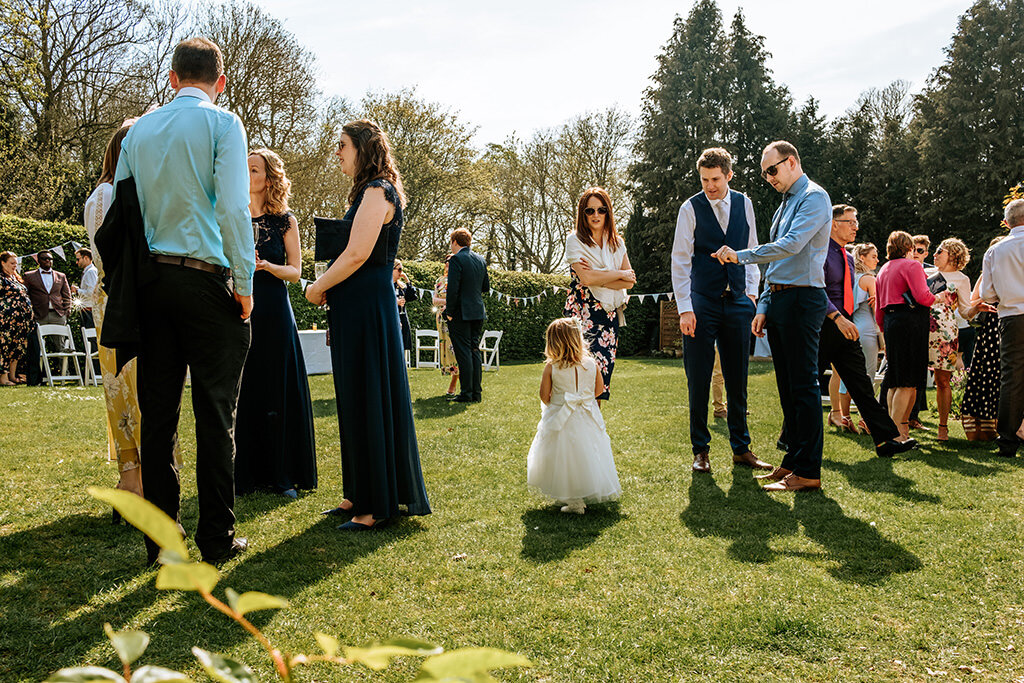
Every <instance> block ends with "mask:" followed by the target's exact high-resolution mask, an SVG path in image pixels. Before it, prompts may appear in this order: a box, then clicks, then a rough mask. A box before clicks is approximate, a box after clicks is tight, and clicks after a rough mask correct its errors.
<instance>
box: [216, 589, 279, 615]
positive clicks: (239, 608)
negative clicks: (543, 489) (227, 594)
mask: <svg viewBox="0 0 1024 683" xmlns="http://www.w3.org/2000/svg"><path fill="white" fill-rule="evenodd" d="M229 590H230V589H229ZM231 592H232V593H234V591H231ZM287 606H288V601H287V600H285V599H284V598H279V597H278V596H276V595H267V594H266V593H260V592H259V591H248V592H246V593H242V594H241V595H239V596H237V601H236V602H235V604H234V605H232V606H231V608H232V609H234V610H235V611H236V612H238V613H239V614H247V613H249V612H256V611H258V610H261V609H281V608H282V607H287Z"/></svg>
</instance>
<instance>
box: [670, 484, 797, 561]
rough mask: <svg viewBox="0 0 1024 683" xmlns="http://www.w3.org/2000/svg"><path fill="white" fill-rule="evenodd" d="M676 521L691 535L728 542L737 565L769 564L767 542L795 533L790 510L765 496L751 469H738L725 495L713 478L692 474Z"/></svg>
mask: <svg viewBox="0 0 1024 683" xmlns="http://www.w3.org/2000/svg"><path fill="white" fill-rule="evenodd" d="M679 519H680V521H681V522H682V523H683V524H685V525H686V527H687V528H688V529H689V530H690V533H692V534H693V535H694V536H697V537H705V536H718V537H721V538H727V539H730V540H731V543H730V544H729V548H728V550H727V552H728V554H729V557H731V558H733V559H734V560H739V561H740V562H770V561H771V560H773V559H774V558H775V555H776V553H775V551H773V550H772V549H771V548H770V547H769V545H768V544H769V542H770V541H771V540H772V539H773V538H775V537H778V536H787V535H790V534H795V533H796V532H797V530H798V525H797V522H796V520H795V519H793V516H792V514H791V513H790V510H789V507H787V506H786V505H783V504H782V503H780V502H779V501H778V500H776V499H775V498H771V497H768V496H767V495H765V493H764V492H763V491H761V487H760V485H759V484H758V483H757V480H755V479H754V478H753V475H752V474H751V472H750V470H748V469H738V468H734V469H733V470H732V486H731V487H730V488H729V492H728V493H726V492H725V491H723V490H722V489H721V488H720V487H719V486H718V483H717V482H716V481H715V480H714V478H713V477H711V476H709V475H705V474H697V473H694V475H693V479H692V480H691V481H690V503H689V505H687V507H686V510H684V511H683V512H682V513H681V514H680V515H679Z"/></svg>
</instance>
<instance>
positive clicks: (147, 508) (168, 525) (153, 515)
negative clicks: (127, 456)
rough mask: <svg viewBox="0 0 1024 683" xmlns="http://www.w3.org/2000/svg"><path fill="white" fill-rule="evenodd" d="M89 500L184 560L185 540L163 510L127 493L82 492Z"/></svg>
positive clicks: (117, 490)
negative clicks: (108, 508)
mask: <svg viewBox="0 0 1024 683" xmlns="http://www.w3.org/2000/svg"><path fill="white" fill-rule="evenodd" d="M86 491H88V492H89V495H90V496H92V497H93V498H97V499H99V500H102V501H103V502H105V503H109V504H110V505H112V506H113V507H114V509H115V510H117V511H118V512H120V513H121V516H122V517H124V518H125V520H127V522H128V523H129V524H131V525H132V526H134V527H136V528H137V529H138V530H139V531H141V532H142V533H144V534H146V535H147V536H149V537H150V538H151V539H152V540H153V542H154V543H156V544H157V545H158V546H160V547H161V548H163V549H164V550H169V551H171V552H172V553H175V554H177V555H179V556H181V557H182V558H187V557H188V548H186V547H185V539H183V538H182V537H181V532H180V531H179V530H178V524H177V523H176V522H175V521H174V520H173V519H171V518H170V517H168V516H167V514H166V513H164V511H163V510H161V509H160V508H158V507H157V506H156V505H153V504H152V503H150V502H149V501H148V500H145V499H144V498H142V497H140V496H137V495H135V494H134V493H132V492H130V491H121V490H119V489H107V488H100V487H98V486H90V487H89V488H87V489H86Z"/></svg>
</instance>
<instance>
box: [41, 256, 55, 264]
mask: <svg viewBox="0 0 1024 683" xmlns="http://www.w3.org/2000/svg"><path fill="white" fill-rule="evenodd" d="M52 260H53V258H52V257H50V256H40V257H39V262H40V263H42V262H43V261H47V262H49V261H52Z"/></svg>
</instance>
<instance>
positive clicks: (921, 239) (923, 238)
mask: <svg viewBox="0 0 1024 683" xmlns="http://www.w3.org/2000/svg"><path fill="white" fill-rule="evenodd" d="M910 239H912V240H913V241H914V244H915V245H917V244H923V245H924V246H926V247H929V248H931V246H932V240H931V238H930V237H928V235H914V236H913V237H911V238H910Z"/></svg>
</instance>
